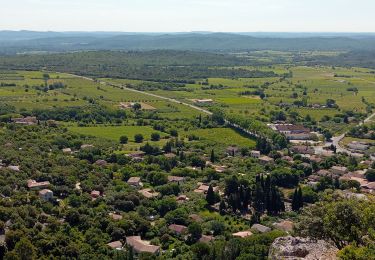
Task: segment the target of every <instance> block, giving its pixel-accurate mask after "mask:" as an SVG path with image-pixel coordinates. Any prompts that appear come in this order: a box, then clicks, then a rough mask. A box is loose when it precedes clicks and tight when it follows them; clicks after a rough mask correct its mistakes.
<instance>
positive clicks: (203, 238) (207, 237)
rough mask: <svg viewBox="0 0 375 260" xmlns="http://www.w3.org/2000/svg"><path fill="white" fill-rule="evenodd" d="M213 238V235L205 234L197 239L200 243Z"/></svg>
mask: <svg viewBox="0 0 375 260" xmlns="http://www.w3.org/2000/svg"><path fill="white" fill-rule="evenodd" d="M214 239H215V238H214V237H213V236H207V235H202V237H201V238H200V239H199V242H201V243H208V242H210V241H211V240H214Z"/></svg>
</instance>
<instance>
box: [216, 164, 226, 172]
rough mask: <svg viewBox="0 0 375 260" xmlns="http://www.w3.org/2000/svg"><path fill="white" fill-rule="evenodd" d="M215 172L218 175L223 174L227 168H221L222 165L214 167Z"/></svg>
mask: <svg viewBox="0 0 375 260" xmlns="http://www.w3.org/2000/svg"><path fill="white" fill-rule="evenodd" d="M213 167H214V169H215V172H217V173H223V172H225V171H226V170H227V167H226V166H220V165H213Z"/></svg>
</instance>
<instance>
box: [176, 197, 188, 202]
mask: <svg viewBox="0 0 375 260" xmlns="http://www.w3.org/2000/svg"><path fill="white" fill-rule="evenodd" d="M176 200H177V202H180V203H182V202H184V201H188V200H189V198H188V197H187V196H186V195H179V196H177V197H176Z"/></svg>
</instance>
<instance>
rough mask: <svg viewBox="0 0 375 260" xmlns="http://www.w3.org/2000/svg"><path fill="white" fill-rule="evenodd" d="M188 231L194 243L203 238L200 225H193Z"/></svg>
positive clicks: (194, 223)
mask: <svg viewBox="0 0 375 260" xmlns="http://www.w3.org/2000/svg"><path fill="white" fill-rule="evenodd" d="M188 230H189V233H190V236H191V238H192V239H193V241H197V240H198V239H200V238H201V237H202V227H201V225H200V224H199V223H197V222H193V223H191V224H190V225H189V227H188Z"/></svg>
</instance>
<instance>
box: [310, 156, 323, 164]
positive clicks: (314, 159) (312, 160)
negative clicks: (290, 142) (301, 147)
mask: <svg viewBox="0 0 375 260" xmlns="http://www.w3.org/2000/svg"><path fill="white" fill-rule="evenodd" d="M309 160H310V162H316V163H320V162H321V161H322V158H320V157H319V156H316V155H312V156H310V158H309Z"/></svg>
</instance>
